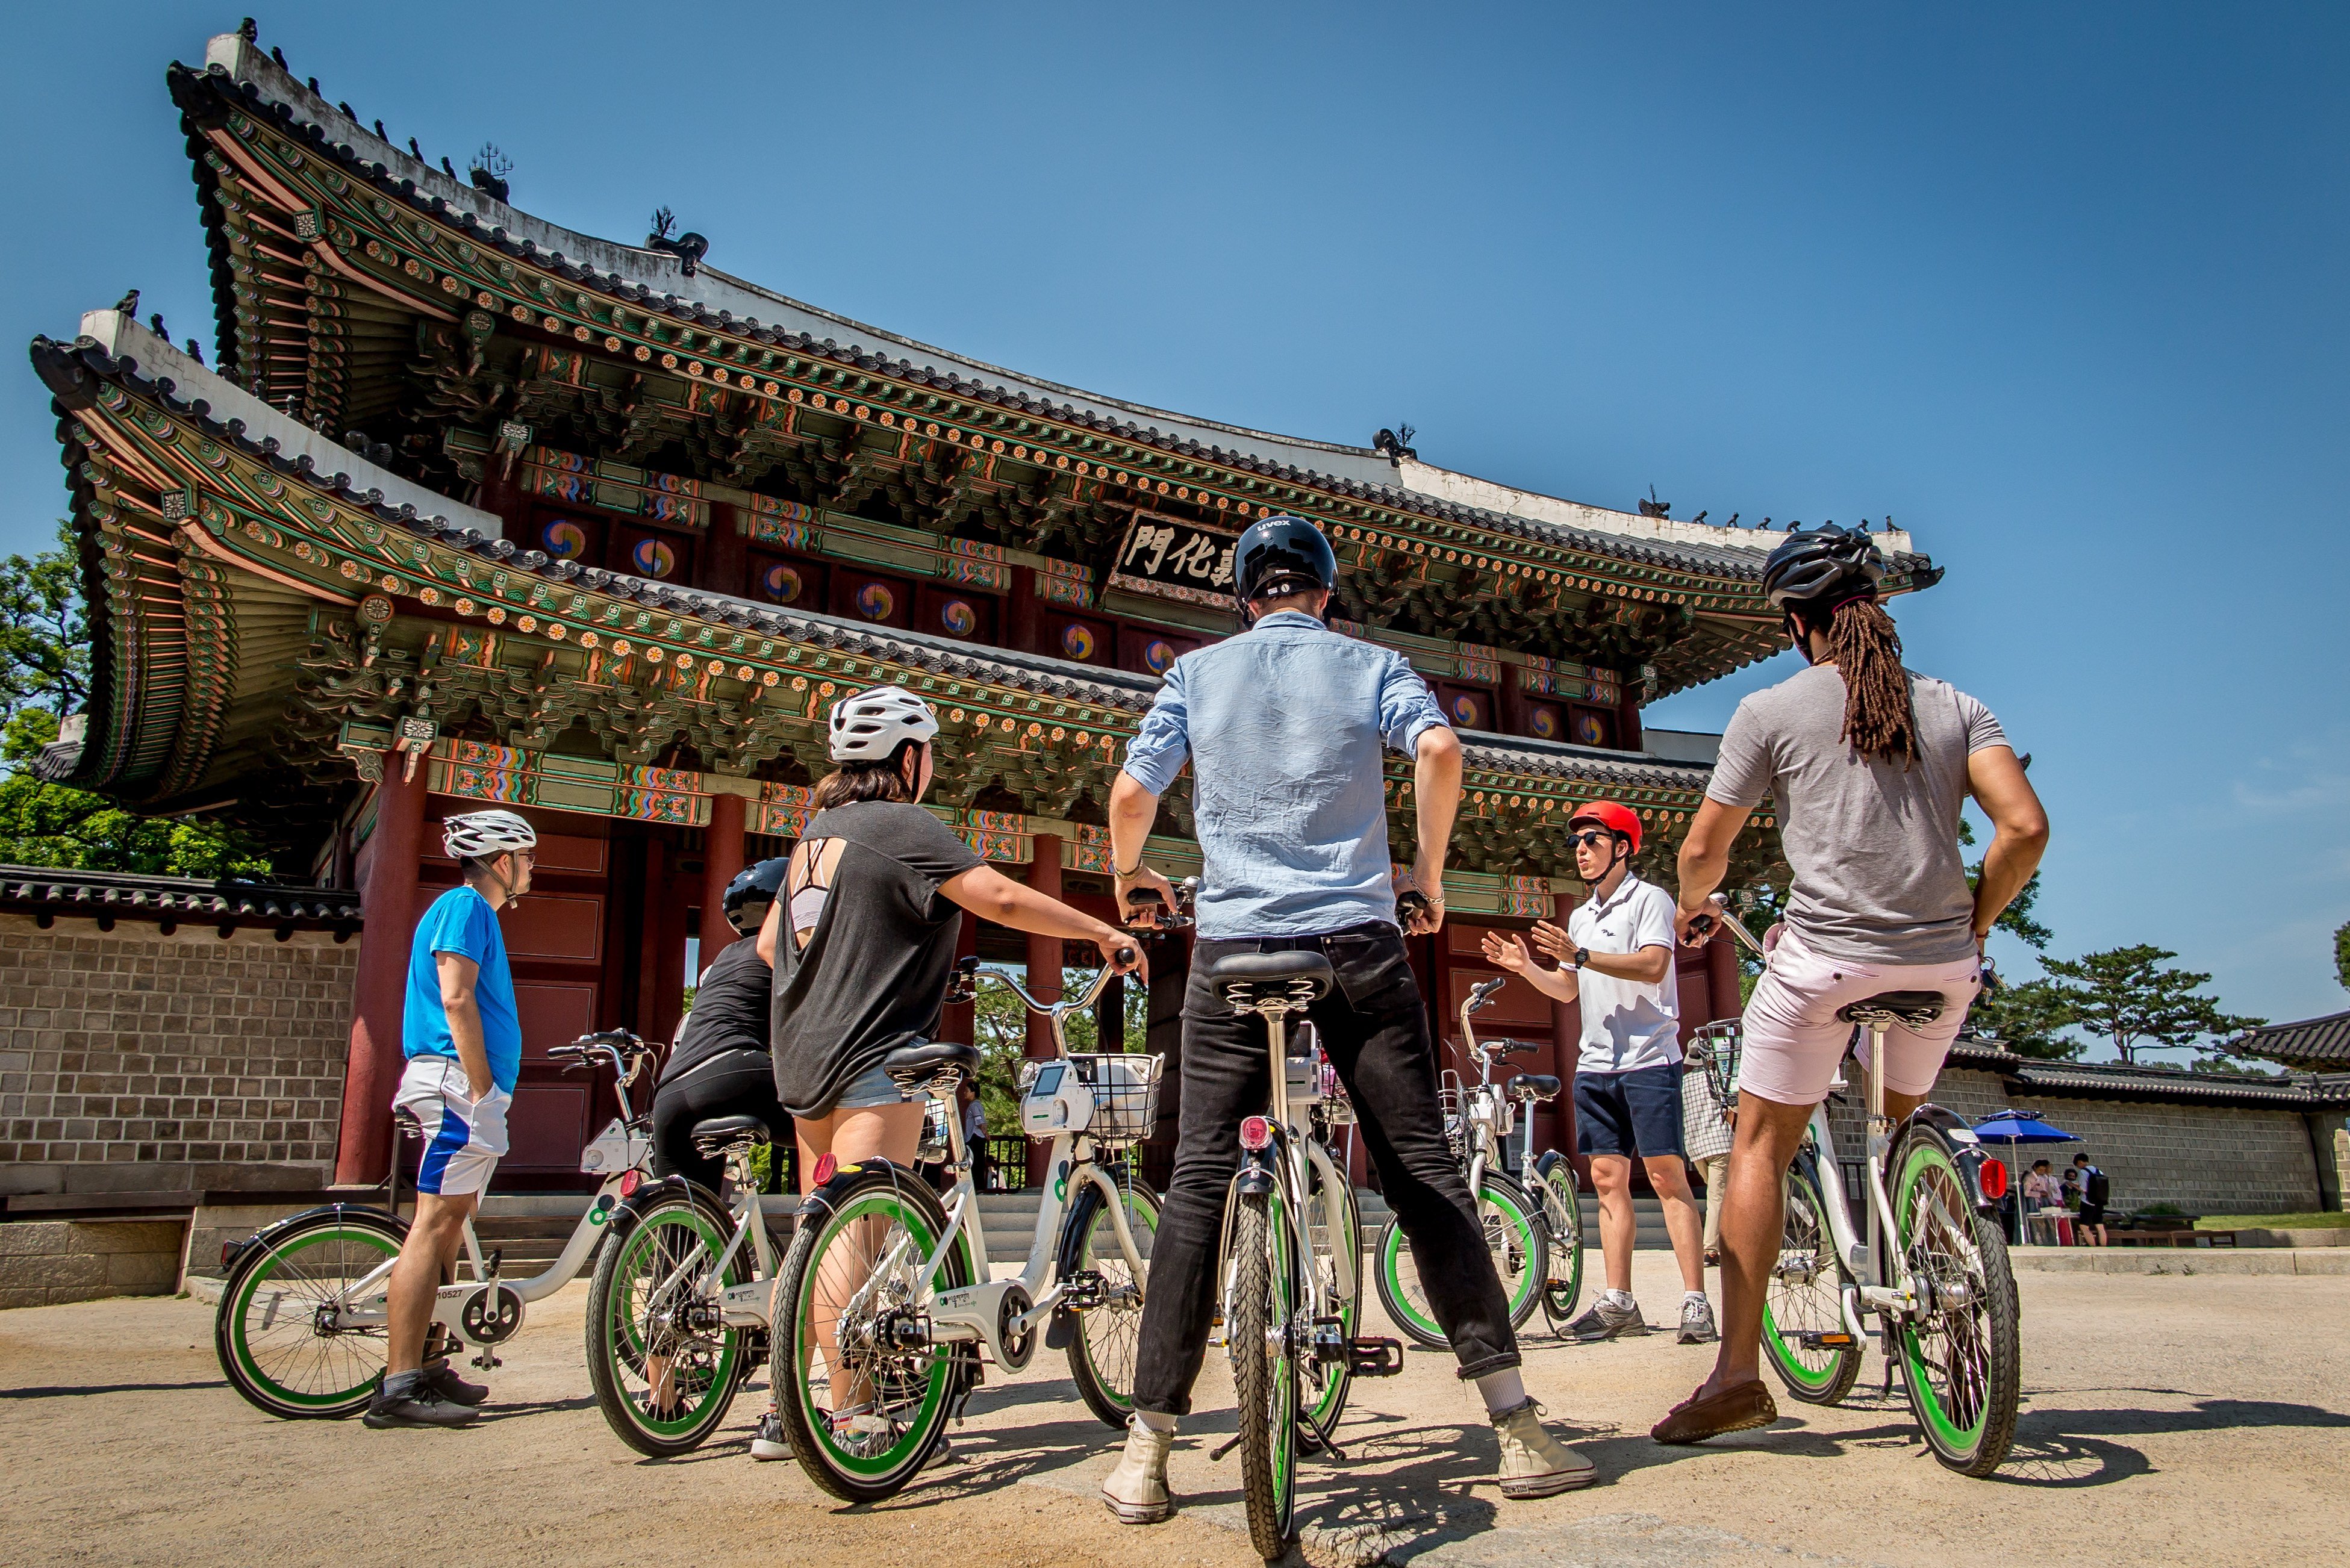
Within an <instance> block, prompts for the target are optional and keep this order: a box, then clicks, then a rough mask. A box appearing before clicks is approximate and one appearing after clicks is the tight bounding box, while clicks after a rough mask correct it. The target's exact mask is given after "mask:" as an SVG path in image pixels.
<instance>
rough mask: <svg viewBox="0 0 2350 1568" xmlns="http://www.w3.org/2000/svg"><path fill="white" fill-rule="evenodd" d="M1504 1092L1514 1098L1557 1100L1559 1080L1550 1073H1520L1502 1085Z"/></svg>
mask: <svg viewBox="0 0 2350 1568" xmlns="http://www.w3.org/2000/svg"><path fill="white" fill-rule="evenodd" d="M1502 1093H1503V1094H1505V1095H1507V1096H1510V1098H1512V1099H1513V1100H1526V1101H1534V1100H1555V1099H1556V1098H1557V1097H1558V1080H1557V1079H1556V1078H1555V1077H1553V1076H1552V1075H1550V1074H1548V1073H1519V1074H1515V1075H1513V1076H1512V1077H1511V1079H1510V1081H1509V1082H1508V1083H1506V1084H1504V1085H1502Z"/></svg>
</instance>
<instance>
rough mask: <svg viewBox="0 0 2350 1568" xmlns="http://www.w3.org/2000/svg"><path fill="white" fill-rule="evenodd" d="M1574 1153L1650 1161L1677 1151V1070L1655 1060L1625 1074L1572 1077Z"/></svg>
mask: <svg viewBox="0 0 2350 1568" xmlns="http://www.w3.org/2000/svg"><path fill="white" fill-rule="evenodd" d="M1575 1152H1576V1153H1578V1154H1623V1155H1632V1154H1637V1155H1639V1156H1641V1157H1642V1158H1648V1159H1654V1158H1657V1157H1658V1156H1659V1155H1672V1154H1679V1153H1680V1152H1681V1070H1680V1067H1679V1064H1675V1063H1670V1062H1663V1063H1659V1064H1657V1065H1656V1066H1653V1067H1636V1068H1634V1069H1633V1070H1632V1071H1630V1072H1628V1073H1577V1074H1576V1075H1575Z"/></svg>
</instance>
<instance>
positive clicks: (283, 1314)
mask: <svg viewBox="0 0 2350 1568" xmlns="http://www.w3.org/2000/svg"><path fill="white" fill-rule="evenodd" d="M407 1238H408V1227H407V1226H405V1225H403V1224H401V1223H400V1221H399V1220H396V1219H394V1218H392V1216H390V1215H389V1214H386V1213H383V1212H381V1211H380V1210H373V1209H353V1208H347V1207H343V1206H341V1205H337V1206H335V1207H334V1208H331V1209H322V1210H318V1211H317V1212H316V1213H313V1214H305V1215H298V1216H296V1218H294V1219H293V1220H288V1221H286V1223H285V1224H284V1225H281V1226H279V1227H278V1228H277V1229H276V1231H271V1232H269V1233H267V1234H265V1236H264V1237H263V1238H262V1239H260V1240H259V1241H256V1242H255V1244H254V1245H253V1246H252V1247H250V1248H248V1249H247V1250H246V1251H245V1253H244V1256H242V1257H240V1258H239V1259H237V1261H236V1263H235V1265H234V1267H232V1268H231V1269H230V1270H229V1273H228V1278H227V1279H226V1280H225V1281H224V1282H222V1285H221V1296H220V1304H219V1305H218V1306H217V1307H215V1308H214V1309H213V1354H214V1355H217V1356H219V1357H220V1366H221V1371H222V1373H223V1374H224V1375H225V1376H227V1378H228V1384H229V1386H230V1387H232V1388H234V1389H235V1390H236V1391H237V1394H238V1395H239V1397H242V1398H243V1399H244V1402H245V1403H246V1404H248V1405H251V1406H252V1407H254V1408H255V1409H256V1410H261V1411H264V1412H265V1413H267V1414H269V1415H272V1416H276V1417H280V1418H282V1419H285V1420H289V1421H316V1420H339V1419H342V1418H344V1417H349V1416H356V1415H358V1414H359V1412H360V1411H362V1410H364V1409H366V1408H367V1405H368V1401H369V1399H371V1398H373V1397H375V1391H376V1389H377V1387H378V1386H380V1385H381V1383H382V1382H383V1373H384V1364H385V1362H386V1360H387V1358H388V1355H389V1350H390V1346H389V1344H388V1339H387V1334H386V1331H385V1330H383V1329H381V1328H369V1329H354V1330H348V1331H344V1332H340V1333H336V1334H319V1333H318V1332H317V1308H318V1306H319V1305H320V1304H322V1303H324V1302H326V1301H327V1300H328V1299H329V1298H330V1297H331V1296H333V1295H335V1294H337V1293H340V1292H342V1291H345V1290H348V1288H349V1287H350V1286H351V1285H353V1284H356V1283H357V1282H359V1280H361V1279H363V1278H365V1277H366V1276H367V1275H368V1274H369V1273H371V1272H374V1271H375V1270H376V1269H378V1268H380V1267H381V1266H382V1264H383V1262H384V1260H385V1259H387V1258H392V1257H397V1256H398V1255H399V1253H400V1243H401V1242H402V1241H406V1240H407ZM311 1271H316V1272H311ZM273 1290H274V1291H275V1292H276V1294H275V1295H274V1296H273V1297H272V1299H270V1300H268V1301H267V1303H266V1304H265V1305H263V1306H262V1308H261V1313H262V1317H261V1321H260V1322H259V1323H258V1324H256V1323H255V1321H254V1318H253V1315H252V1314H253V1311H254V1307H255V1303H256V1302H259V1301H261V1300H262V1298H263V1297H264V1296H265V1295H269V1294H270V1293H272V1292H273ZM289 1299H290V1300H291V1301H292V1302H293V1303H294V1310H293V1312H291V1313H289V1312H288V1311H287V1310H286V1303H287V1301H288V1300H289ZM256 1330H257V1331H258V1334H256ZM281 1330H282V1332H280V1331H281ZM306 1370H307V1373H308V1374H309V1375H308V1376H307V1377H300V1380H299V1381H296V1378H297V1377H298V1376H300V1375H301V1374H302V1373H304V1372H305V1371H306Z"/></svg>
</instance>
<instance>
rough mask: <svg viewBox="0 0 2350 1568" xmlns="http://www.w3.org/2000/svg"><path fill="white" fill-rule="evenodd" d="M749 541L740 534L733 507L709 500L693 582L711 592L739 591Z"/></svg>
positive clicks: (740, 524)
mask: <svg viewBox="0 0 2350 1568" xmlns="http://www.w3.org/2000/svg"><path fill="white" fill-rule="evenodd" d="M750 543H751V542H750V541H749V540H748V539H746V538H744V537H743V528H742V523H741V520H740V517H739V515H738V514H737V512H736V509H735V508H734V507H733V505H732V504H729V503H727V502H723V501H714V502H712V503H711V505H710V528H709V531H708V532H707V533H705V534H704V535H702V549H701V552H700V557H699V559H698V560H697V561H696V563H695V566H694V573H693V586H694V587H697V588H704V589H707V590H709V591H710V592H712V593H720V594H736V595H740V594H742V593H743V592H744V591H745V590H746V589H747V587H748V584H747V583H745V582H744V580H743V577H744V572H745V570H746V568H747V566H748V564H749V561H750V556H749V554H748V552H749V549H750Z"/></svg>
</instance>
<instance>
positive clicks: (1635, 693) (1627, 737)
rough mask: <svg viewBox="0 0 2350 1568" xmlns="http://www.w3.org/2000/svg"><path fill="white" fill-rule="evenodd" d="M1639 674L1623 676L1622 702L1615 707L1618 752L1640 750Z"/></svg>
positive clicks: (1632, 672) (1629, 673) (1636, 671)
mask: <svg viewBox="0 0 2350 1568" xmlns="http://www.w3.org/2000/svg"><path fill="white" fill-rule="evenodd" d="M1640 690H1641V688H1640V672H1639V671H1638V670H1627V671H1626V672H1625V676H1624V700H1623V701H1621V702H1618V703H1617V705H1616V746H1617V750H1618V751H1625V752H1637V751H1640V750H1642V749H1643V748H1642V746H1641V743H1640Z"/></svg>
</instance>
